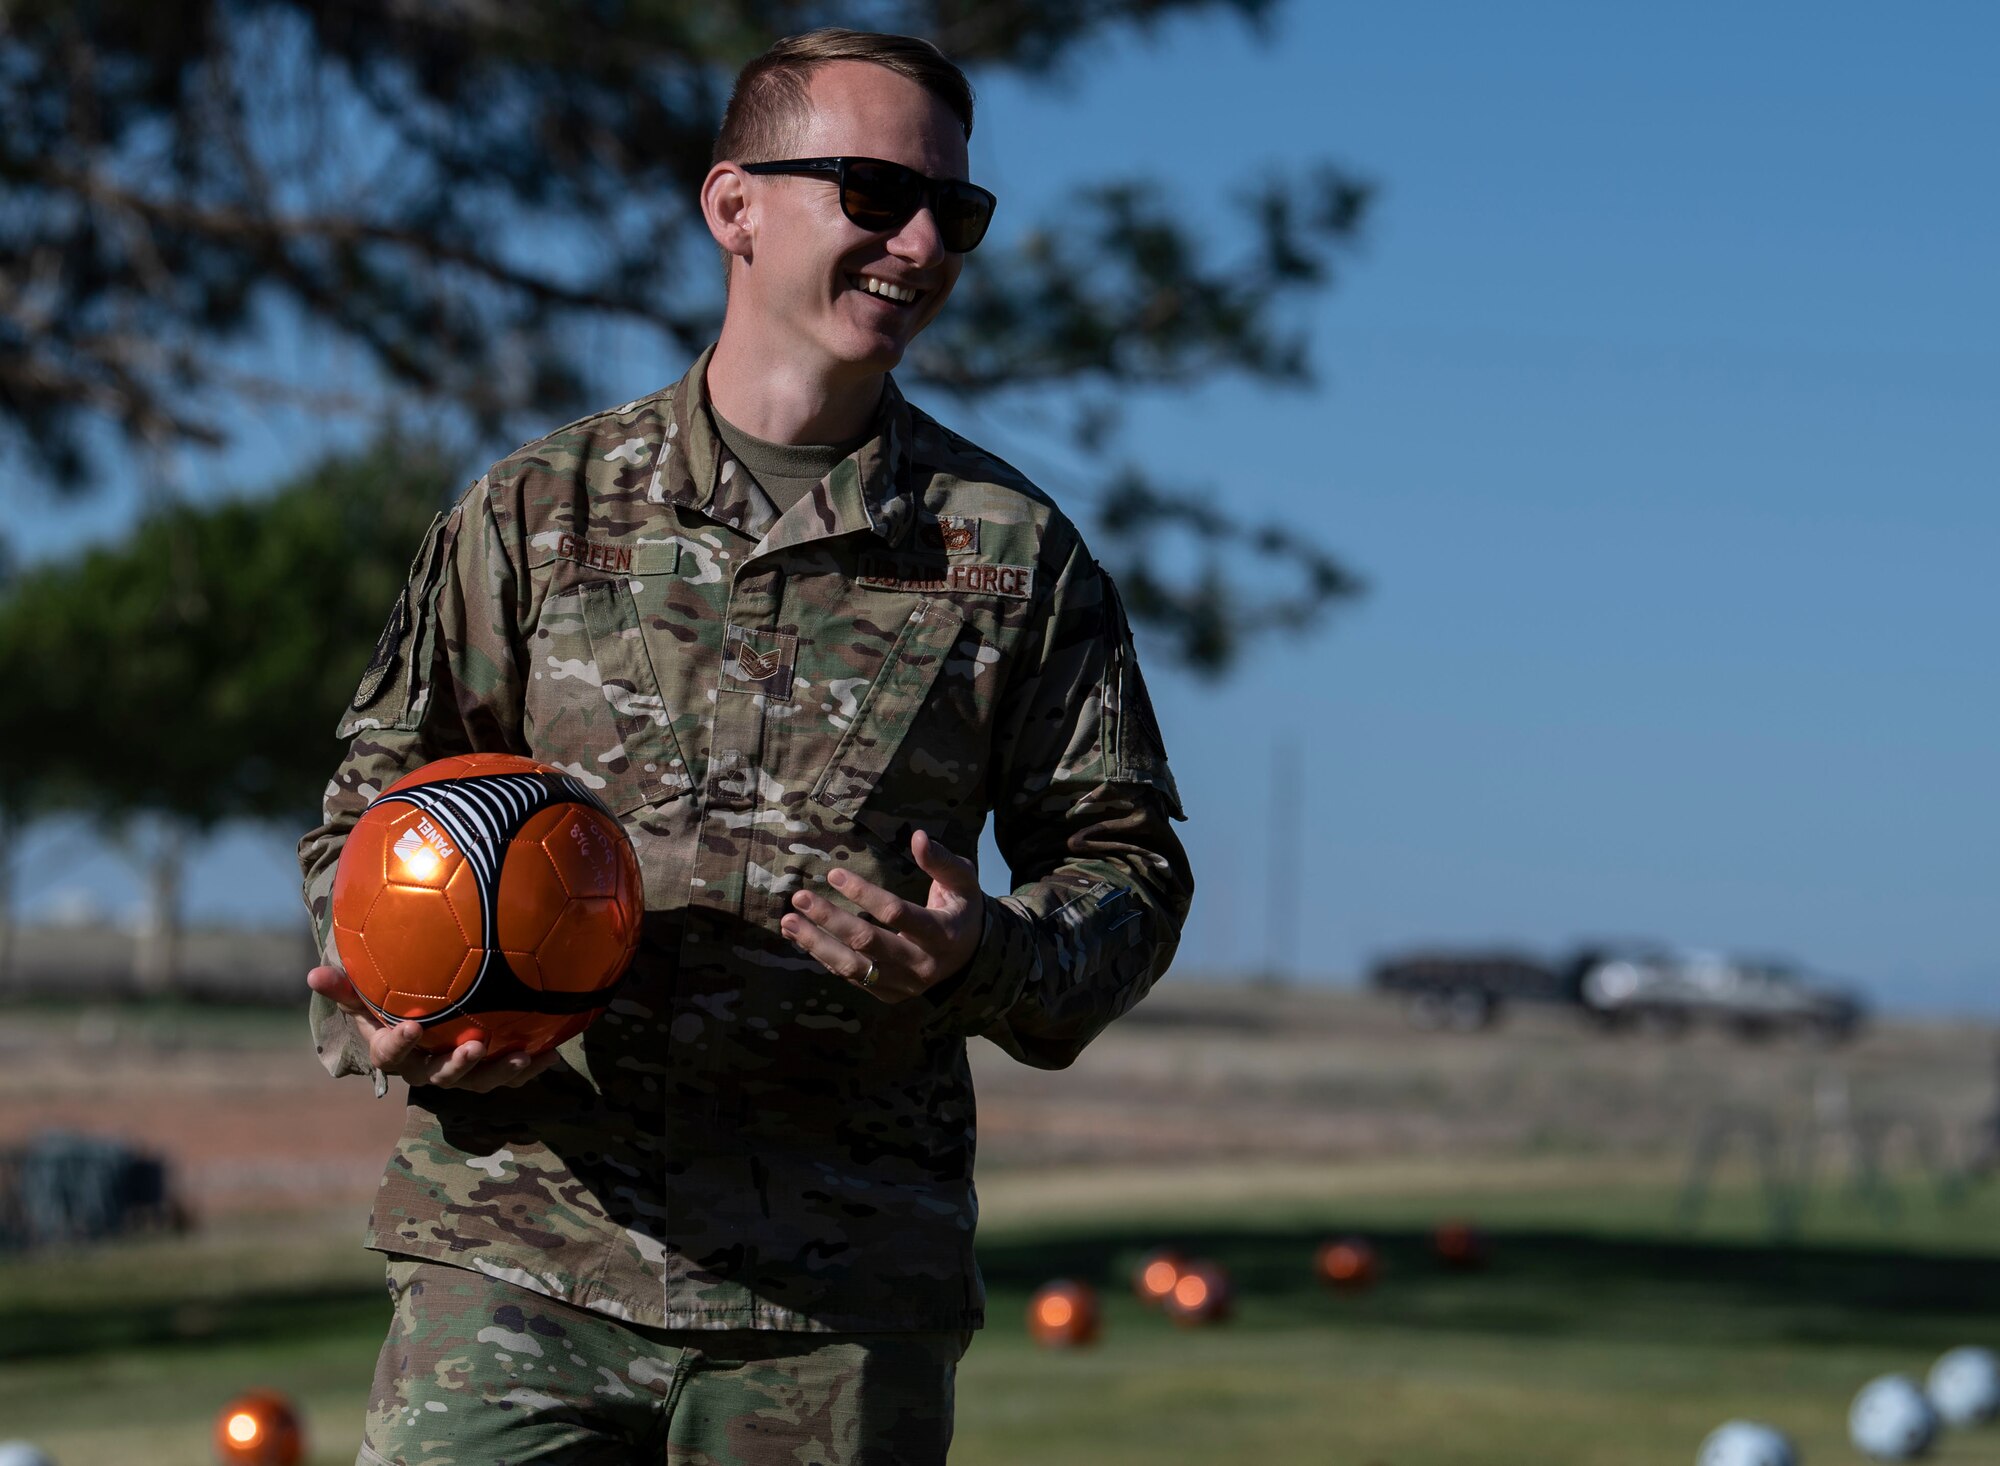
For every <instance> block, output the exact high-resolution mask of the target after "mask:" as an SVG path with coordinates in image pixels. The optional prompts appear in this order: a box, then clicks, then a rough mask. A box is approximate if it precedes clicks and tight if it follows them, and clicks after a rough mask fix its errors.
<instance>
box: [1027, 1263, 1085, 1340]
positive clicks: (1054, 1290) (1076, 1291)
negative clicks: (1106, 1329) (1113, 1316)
mask: <svg viewBox="0 0 2000 1466" xmlns="http://www.w3.org/2000/svg"><path fill="white" fill-rule="evenodd" d="M1103 1323H1104V1316H1103V1314H1102V1312H1101V1311H1100V1310H1099V1308H1098V1305H1097V1290H1096V1289H1095V1288H1093V1287H1091V1286H1090V1284H1088V1283H1079V1282H1075V1281H1072V1280H1070V1279H1068V1278H1064V1279H1061V1280H1059V1281H1057V1282H1053V1283H1050V1284H1048V1285H1047V1286H1045V1287H1043V1288H1040V1289H1038V1290H1037V1291H1036V1293H1035V1296H1034V1297H1032V1298H1030V1299H1029V1300H1028V1337H1029V1338H1031V1339H1033V1340H1034V1341H1035V1342H1036V1343H1037V1344H1040V1345H1042V1346H1043V1347H1044V1348H1049V1349H1073V1348H1076V1347H1078V1346H1080V1345H1083V1344H1094V1343H1096V1342H1097V1333H1098V1330H1099V1329H1100V1328H1102V1327H1103Z"/></svg>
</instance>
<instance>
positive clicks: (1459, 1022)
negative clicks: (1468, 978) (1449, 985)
mask: <svg viewBox="0 0 2000 1466" xmlns="http://www.w3.org/2000/svg"><path fill="white" fill-rule="evenodd" d="M1499 1006H1500V1005H1499V1004H1498V1003H1496V1002H1494V1001H1493V995H1492V994H1491V993H1487V992H1482V991H1481V990H1480V989H1478V988H1453V989H1452V990H1451V991H1450V992H1448V993H1446V994H1445V998H1444V1026H1445V1027H1446V1028H1449V1029H1450V1030H1451V1031H1452V1032H1453V1033H1477V1032H1479V1031H1480V1030H1481V1029H1483V1028H1490V1027H1491V1026H1492V1024H1493V1017H1494V1014H1495V1012H1496V1011H1497V1010H1498V1008H1499Z"/></svg>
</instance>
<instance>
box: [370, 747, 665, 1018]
mask: <svg viewBox="0 0 2000 1466" xmlns="http://www.w3.org/2000/svg"><path fill="white" fill-rule="evenodd" d="M644 911H645V896H644V891H643V888H642V885H641V881H640V876H639V861H638V858H637V857H636V856H635V855H634V854H633V853H632V842H631V841H630V840H628V839H627V838H626V836H625V831H624V830H623V829H622V828H620V827H619V824H618V821H617V820H615V819H613V818H612V817H611V815H610V814H608V813H606V811H605V809H604V807H603V806H602V805H600V804H599V803H598V802H597V800H596V799H595V798H593V797H592V795H591V793H590V791H589V790H587V789H585V788H584V787H583V785H582V784H581V783H580V782H578V781H577V780H576V779H574V778H572V777H571V776H570V775H568V774H566V773H564V772H563V771H562V770H561V769H557V768H552V767H550V766H549V765H548V764H543V763H537V762H536V761H535V760H533V759H528V758H520V757H517V756H515V755H514V754H507V753H467V754H460V755H458V756H457V757H454V758H444V759H439V760H438V761H437V762H435V763H430V764H425V765H424V766H423V767H422V768H420V769H417V770H416V771H415V772H413V773H410V774H406V775H404V776H403V777H402V778H401V779H398V780H397V781H396V782H395V783H394V784H392V785H390V786H389V788H387V789H386V790H384V791H383V792H382V793H381V794H380V795H378V796H377V797H376V799H375V800H374V802H373V803H371V804H370V805H369V806H368V807H367V808H366V809H365V810H363V811H362V812H361V818H360V819H359V821H357V822H356V824H355V826H354V829H353V830H352V831H350V832H349V834H348V836H347V843H346V845H345V846H343V847H342V849H341V852H340V866H339V868H338V869H337V870H336V871H335V872H334V878H333V930H334V939H335V942H336V944H337V945H338V947H339V949H340V960H341V962H342V964H343V965H344V966H345V967H346V969H347V975H348V978H349V980H350V981H352V982H353V984H354V987H355V991H357V992H358V993H360V995H361V999H362V1001H363V1002H365V1003H367V1004H368V1006H369V1007H370V1008H372V1009H374V1011H375V1013H376V1014H377V1016H379V1017H380V1018H381V1019H382V1021H383V1022H385V1023H399V1022H401V1021H403V1020H404V1019H410V1018H413V1019H415V1020H416V1021H417V1022H418V1023H421V1024H422V1025H423V1026H424V1036H423V1038H422V1040H421V1042H422V1044H423V1047H425V1048H426V1049H432V1050H438V1051H448V1050H450V1049H453V1048H456V1047H457V1046H458V1045H459V1044H461V1043H464V1042H466V1041H467V1040H468V1039H478V1040H480V1041H481V1042H483V1043H485V1044H486V1046H487V1051H488V1053H493V1054H498V1053H506V1052H509V1051H513V1050H525V1051H527V1052H529V1053H541V1052H542V1051H544V1050H546V1049H551V1048H554V1047H555V1046H556V1045H557V1044H559V1043H561V1042H562V1041H563V1040H564V1039H566V1038H569V1037H571V1036H572V1035H574V1034H577V1033H581V1032H582V1031H583V1029H584V1028H585V1027H586V1026H587V1025H588V1024H589V1022H590V1020H591V1019H593V1018H595V1017H596V1016H597V1015H598V1014H599V1013H600V1012H602V1011H603V1010H604V1007H605V1005H606V1003H608V1002H609V1001H610V993H611V989H612V987H613V986H614V985H615V984H616V983H617V981H618V979H619V978H620V977H621V976H622V975H623V974H624V971H625V968H626V966H627V964H629V963H630V962H631V960H632V953H633V951H634V950H635V949H636V948H637V947H638V944H639V923H640V918H641V916H642V915H643V913H644Z"/></svg>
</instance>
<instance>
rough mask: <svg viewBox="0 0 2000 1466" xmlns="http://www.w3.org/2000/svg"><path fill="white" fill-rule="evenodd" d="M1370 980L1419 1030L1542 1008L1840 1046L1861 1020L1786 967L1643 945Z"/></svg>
mask: <svg viewBox="0 0 2000 1466" xmlns="http://www.w3.org/2000/svg"><path fill="white" fill-rule="evenodd" d="M1369 981H1370V984H1371V985H1372V986H1373V987H1374V988H1376V989H1377V990H1378V991H1380V992H1385V993H1390V994H1394V995H1396V996H1397V997H1400V998H1401V999H1402V1002H1403V1007H1404V1012H1405V1013H1406V1014H1407V1016H1408V1017H1409V1020H1410V1022H1411V1023H1412V1024H1413V1025H1415V1026H1416V1027H1418V1028H1443V1029H1453V1030H1457V1031H1461V1032H1472V1031H1474V1030H1477V1029H1481V1028H1486V1027H1488V1026H1489V1025H1491V1024H1492V1023H1493V1021H1494V1020H1495V1019H1496V1018H1498V1017H1499V1015H1500V1013H1501V1011H1502V1010H1503V1009H1504V1008H1505V1007H1506V1006H1507V1005H1508V1004H1510V1003H1545V1004H1555V1005H1561V1006H1567V1007H1571V1008H1574V1009H1576V1010H1578V1011H1579V1012H1581V1013H1582V1014H1583V1015H1584V1016H1586V1017H1587V1018H1589V1019H1590V1020H1591V1021H1593V1022H1594V1023H1595V1024H1597V1025H1598V1026H1599V1027H1601V1028H1605V1029H1624V1028H1635V1029H1643V1030H1645V1031H1648V1032H1653V1033H1661V1034H1678V1033H1681V1032H1684V1031H1685V1030H1687V1029H1688V1028H1691V1027H1693V1026H1694V1025H1695V1024H1697V1023H1705V1024H1709V1025H1712V1026H1716V1027H1721V1028H1725V1029H1727V1030H1728V1031H1730V1032H1732V1033H1734V1034H1736V1035H1738V1036H1739V1037H1741V1038H1746V1039H1764V1038H1772V1037H1776V1036H1778V1035H1780V1034H1795V1035H1800V1036H1804V1037H1810V1038H1813V1039H1817V1040H1820V1041H1822V1042H1829V1043H1838V1042H1841V1041H1843V1040H1846V1039H1848V1038H1851V1037H1853V1036H1854V1034H1855V1032H1856V1031H1857V1030H1858V1029H1859V1028H1860V1026H1861V1023H1862V1020H1863V1018H1864V1017H1865V1016H1866V1011H1867V1010H1866V1008H1865V1007H1864V1005H1863V1003H1862V1001H1861V999H1860V997H1859V996H1858V995H1857V994H1855V993H1854V992H1852V991H1851V990H1848V989H1845V988H1837V987H1834V986H1831V985H1829V984H1827V983H1825V982H1823V981H1821V980H1819V979H1815V978H1812V977H1809V976H1807V975H1806V974H1805V973H1803V972H1801V971H1800V970H1799V969H1798V968H1797V967H1795V966H1793V965H1792V964H1790V963H1786V962H1779V961H1769V960H1742V959H1736V958H1729V957H1723V956H1719V955H1717V954H1715V953H1712V952H1682V951H1676V950H1673V949H1671V948H1667V947H1659V946H1650V945H1645V944H1640V943H1630V944H1623V945H1613V946H1589V947H1585V948H1582V949H1581V950H1579V951H1577V952H1576V953H1574V954H1573V955H1571V956H1570V957H1569V958H1568V959H1566V960H1564V961H1561V962H1550V961H1546V960H1544V959H1542V958H1539V957H1535V956H1532V955H1529V954H1526V953H1522V952H1516V951H1503V950H1491V951H1464V950H1460V951H1424V952H1411V953H1405V954H1402V955H1400V956H1396V957H1391V958H1387V959H1384V960H1383V961H1380V962H1378V963H1376V964H1375V966H1374V968H1373V969H1372V970H1371V971H1370V974H1369Z"/></svg>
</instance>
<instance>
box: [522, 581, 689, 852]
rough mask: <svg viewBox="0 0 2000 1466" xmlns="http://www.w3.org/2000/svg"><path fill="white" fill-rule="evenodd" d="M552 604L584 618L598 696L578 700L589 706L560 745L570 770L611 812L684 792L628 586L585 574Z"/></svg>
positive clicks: (681, 766) (683, 771) (668, 716)
mask: <svg viewBox="0 0 2000 1466" xmlns="http://www.w3.org/2000/svg"><path fill="white" fill-rule="evenodd" d="M557 605H561V606H562V607H563V609H565V610H570V611H572V612H573V613H574V614H575V615H576V616H577V617H578V618H579V619H581V621H582V622H583V630H584V634H585V635H586V636H587V637H588V639H589V644H590V662H589V669H590V670H588V671H585V672H584V674H583V675H584V677H585V679H586V680H593V678H594V681H595V683H596V686H597V688H598V691H599V692H600V693H602V695H603V703H602V705H601V706H590V705H589V704H588V699H585V700H584V701H585V704H586V706H589V707H590V712H589V714H587V715H586V717H585V720H584V725H583V727H582V728H580V729H577V730H574V731H572V732H571V734H570V735H569V736H568V737H566V738H564V739H563V744H564V751H566V752H569V753H570V754H571V755H572V757H574V758H575V759H576V764H577V768H576V769H572V772H578V770H579V769H580V770H581V772H580V774H579V777H581V778H582V779H583V781H584V782H585V783H586V784H589V785H591V787H592V788H594V789H596V791H597V795H598V797H599V798H600V799H602V800H603V801H604V802H605V804H606V806H607V807H609V808H610V810H611V811H612V813H614V814H624V813H626V812H627V811H629V810H633V809H637V808H638V807H640V806H641V805H646V804H663V803H665V802H667V801H668V800H672V799H678V798H680V797H681V796H682V795H684V794H686V793H688V792H689V791H690V790H692V789H693V788H694V780H693V778H692V777H691V776H690V774H689V771H688V766H687V761H686V759H685V758H684V757H683V756H682V752H681V746H680V741H679V739H677V738H676V737H675V736H674V723H673V719H674V710H673V709H672V708H669V707H668V706H667V702H666V699H665V698H664V697H663V696H662V695H661V692H660V679H659V678H658V677H657V676H656V675H655V672H654V668H653V661H652V657H651V655H650V654H649V653H648V652H647V650H646V638H645V636H644V634H643V633H642V631H641V630H640V626H639V608H638V605H637V603H636V602H635V601H634V600H633V597H632V591H631V589H630V587H629V586H628V584H627V583H626V582H625V581H624V580H622V579H620V580H586V581H584V582H582V583H581V584H579V585H578V586H577V587H576V588H575V589H574V590H572V591H570V592H568V593H566V594H565V595H563V596H561V597H559V598H558V599H557V600H556V601H554V602H552V603H551V608H554V607H555V606H557ZM593 724H594V725H596V726H594V727H593V726H592V725H593ZM598 779H602V780H603V781H604V783H603V786H602V787H599V786H598V785H597V783H596V781H597V780H598Z"/></svg>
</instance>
